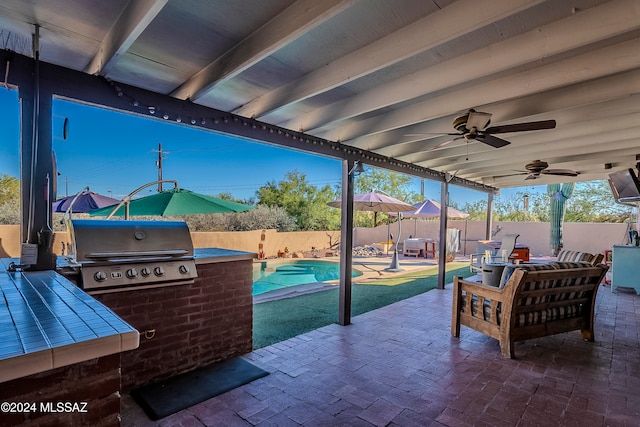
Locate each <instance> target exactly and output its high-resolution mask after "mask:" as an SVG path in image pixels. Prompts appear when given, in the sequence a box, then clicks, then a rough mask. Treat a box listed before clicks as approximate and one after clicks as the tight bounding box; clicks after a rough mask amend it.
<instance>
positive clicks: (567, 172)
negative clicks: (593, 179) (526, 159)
mask: <svg viewBox="0 0 640 427" xmlns="http://www.w3.org/2000/svg"><path fill="white" fill-rule="evenodd" d="M548 167H549V163H547V162H545V161H542V160H534V161H533V162H531V163H527V164H526V165H524V168H525V169H526V170H527V172H521V173H513V174H509V175H500V176H494V178H504V177H507V176H515V175H527V177H526V178H525V180H527V179H538V178H539V177H540V175H557V176H578V175H579V174H580V172H576V171H574V170H571V169H547V168H548Z"/></svg>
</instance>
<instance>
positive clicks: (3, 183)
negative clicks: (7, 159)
mask: <svg viewBox="0 0 640 427" xmlns="http://www.w3.org/2000/svg"><path fill="white" fill-rule="evenodd" d="M0 224H20V181H19V180H18V178H15V177H13V176H9V175H5V174H0Z"/></svg>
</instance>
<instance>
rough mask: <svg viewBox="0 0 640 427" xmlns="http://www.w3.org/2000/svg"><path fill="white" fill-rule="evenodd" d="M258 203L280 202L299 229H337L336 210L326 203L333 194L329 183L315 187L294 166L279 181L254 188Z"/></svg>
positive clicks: (334, 196)
mask: <svg viewBox="0 0 640 427" xmlns="http://www.w3.org/2000/svg"><path fill="white" fill-rule="evenodd" d="M256 196H257V198H258V204H259V205H260V204H262V205H266V206H281V207H283V208H284V209H285V210H286V212H287V213H288V214H289V215H291V216H293V217H295V218H296V220H297V224H298V228H299V229H301V230H337V229H339V228H340V211H338V210H336V209H333V208H331V207H329V205H328V204H327V203H328V202H330V201H332V200H334V199H335V198H336V197H337V194H336V191H334V190H332V189H331V187H330V186H329V185H325V186H324V187H322V188H318V187H316V186H314V185H311V184H309V183H308V182H307V176H306V174H304V173H300V172H298V170H297V169H294V170H293V171H291V172H287V173H286V174H285V177H284V179H283V180H281V181H278V182H276V181H270V182H268V183H267V184H266V185H265V186H262V187H260V188H259V189H258V191H257V192H256Z"/></svg>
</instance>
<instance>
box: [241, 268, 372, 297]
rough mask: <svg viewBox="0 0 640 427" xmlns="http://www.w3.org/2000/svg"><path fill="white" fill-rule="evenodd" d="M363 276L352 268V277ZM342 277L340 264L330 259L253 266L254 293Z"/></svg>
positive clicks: (258, 293)
mask: <svg viewBox="0 0 640 427" xmlns="http://www.w3.org/2000/svg"><path fill="white" fill-rule="evenodd" d="M358 276H362V273H360V272H359V271H357V270H352V274H351V277H358ZM338 279H340V264H339V263H337V262H328V261H315V260H304V261H287V262H285V263H278V262H276V263H273V262H269V261H263V262H259V263H255V264H254V266H253V295H260V294H263V293H265V292H269V291H275V290H277V289H282V288H288V287H291V286H297V285H303V284H306V283H317V282H327V281H330V280H338Z"/></svg>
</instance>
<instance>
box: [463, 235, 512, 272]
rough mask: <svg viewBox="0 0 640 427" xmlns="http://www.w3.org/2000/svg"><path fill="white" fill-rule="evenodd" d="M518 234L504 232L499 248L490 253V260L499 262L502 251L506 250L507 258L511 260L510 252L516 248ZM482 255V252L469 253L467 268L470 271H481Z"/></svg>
mask: <svg viewBox="0 0 640 427" xmlns="http://www.w3.org/2000/svg"><path fill="white" fill-rule="evenodd" d="M518 236H520V235H519V234H505V235H504V236H503V237H502V243H501V244H500V249H499V250H498V251H494V252H493V253H492V254H491V262H500V261H502V251H507V259H508V260H510V261H511V260H513V257H512V256H511V254H512V253H513V250H514V249H515V248H516V239H517V238H518ZM482 257H484V253H476V254H471V257H470V260H469V268H470V270H471V271H475V272H479V271H482Z"/></svg>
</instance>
